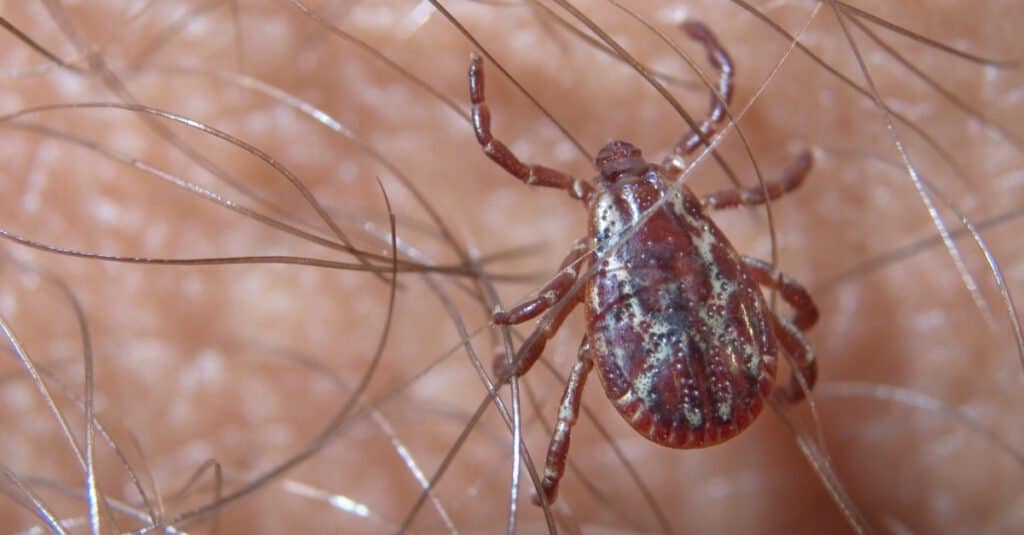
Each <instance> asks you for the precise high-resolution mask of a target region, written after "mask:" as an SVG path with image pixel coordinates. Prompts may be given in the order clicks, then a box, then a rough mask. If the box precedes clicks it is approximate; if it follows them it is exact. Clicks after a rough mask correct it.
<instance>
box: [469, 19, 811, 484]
mask: <svg viewBox="0 0 1024 535" xmlns="http://www.w3.org/2000/svg"><path fill="white" fill-rule="evenodd" d="M682 28H683V30H684V31H685V32H686V34H687V35H688V36H689V37H690V38H691V39H693V40H695V41H697V42H699V43H700V44H701V45H702V46H704V48H705V49H706V50H707V53H708V58H709V61H710V63H711V64H712V65H713V66H714V67H715V68H716V69H717V70H718V71H719V73H720V81H719V87H718V94H720V95H721V99H720V98H719V97H718V96H716V95H715V94H712V99H711V109H710V112H709V114H708V117H707V118H706V119H705V120H703V121H702V122H701V123H700V124H699V125H698V128H699V129H700V130H701V132H699V133H698V132H696V131H691V132H690V133H688V134H687V135H686V136H684V137H683V138H682V139H681V140H680V142H679V143H678V144H677V145H676V146H675V147H674V149H673V151H672V155H671V156H670V157H668V158H666V159H665V161H664V162H663V163H662V164H661V165H658V164H654V163H650V162H647V161H645V160H644V158H643V157H642V155H641V154H640V150H639V149H637V148H636V147H634V146H633V145H631V144H629V143H627V142H625V141H612V142H611V143H608V144H607V145H605V147H604V148H602V149H601V151H600V153H598V155H597V159H596V161H595V164H596V166H597V169H598V171H599V173H600V174H599V175H598V176H597V177H595V178H594V180H593V183H589V182H584V181H580V180H575V179H573V178H572V177H570V176H568V175H566V174H564V173H561V172H559V171H555V170H553V169H549V168H547V167H543V166H540V165H528V164H525V163H523V162H521V161H520V160H519V159H518V158H517V157H516V156H515V155H514V154H513V153H512V151H510V150H509V149H508V147H506V146H505V145H504V144H503V143H502V142H500V141H498V140H497V139H495V138H494V136H493V135H492V134H491V119H490V115H491V114H490V110H489V109H488V107H487V104H486V103H484V73H483V66H482V62H481V60H480V58H479V57H477V56H475V55H474V56H473V58H472V60H471V64H470V68H469V89H470V97H471V99H472V104H473V127H474V130H475V131H476V137H477V140H478V141H479V142H480V145H481V146H482V147H483V149H484V152H485V153H486V154H487V156H489V157H490V158H491V159H492V160H494V161H495V162H496V163H497V164H498V165H500V166H501V167H502V168H503V169H505V170H506V171H508V172H509V173H510V174H512V175H513V176H515V177H516V178H518V179H519V180H522V181H523V182H525V183H527V184H530V185H536V186H546V187H550V188H560V189H563V190H566V191H567V192H568V193H569V195H570V196H571V197H573V198H575V199H580V200H582V201H583V203H584V204H585V205H586V207H587V212H588V213H589V215H590V218H589V225H588V228H589V231H588V234H587V236H586V237H585V238H582V239H580V240H579V241H577V242H576V244H575V246H574V247H573V249H572V251H571V252H570V253H569V255H568V256H566V258H565V260H564V261H563V262H562V266H561V271H560V272H559V273H558V275H557V276H556V277H555V278H554V279H552V281H551V282H550V283H548V284H547V285H546V286H545V287H544V288H543V289H542V290H541V291H540V292H539V294H538V295H537V296H536V297H534V298H532V299H530V300H528V301H526V302H524V303H522V304H520V305H518V306H516V307H515V308H513V309H511V310H509V311H507V312H502V311H497V312H495V313H494V317H493V320H494V323H496V324H501V325H512V324H518V323H522V322H525V321H527V320H529V319H531V318H534V317H537V316H539V315H540V314H542V313H544V312H545V311H547V314H546V315H545V317H544V318H543V319H542V320H541V321H540V323H539V325H538V327H537V330H536V331H534V333H533V335H531V336H530V337H529V338H527V340H526V341H525V342H524V343H523V345H522V346H521V347H520V348H519V350H518V352H517V354H516V356H515V358H513V359H511V360H509V359H507V358H506V357H504V356H499V358H498V359H497V360H496V361H495V372H496V373H497V375H498V377H499V378H501V379H505V378H508V377H511V376H520V375H523V374H524V373H526V372H527V371H528V370H529V369H530V367H531V366H532V365H533V364H534V362H536V361H537V358H539V357H540V354H541V352H542V351H543V349H544V345H545V342H546V341H547V340H548V339H550V338H551V337H552V336H553V335H554V334H555V332H556V331H557V330H558V328H559V327H560V326H561V324H562V322H563V321H564V320H565V318H566V316H568V315H569V313H570V312H571V311H572V310H573V308H575V305H576V304H578V303H580V302H582V303H584V304H585V305H586V335H585V336H584V337H583V342H582V343H581V344H580V350H579V360H578V361H577V362H576V364H575V366H574V367H573V369H572V373H571V375H570V376H569V381H568V384H567V385H566V388H565V394H564V395H563V397H562V403H561V409H560V411H559V413H558V423H557V424H556V425H555V430H554V435H553V436H552V438H551V445H550V448H549V449H548V455H547V464H546V466H545V471H544V479H543V481H542V483H541V485H542V492H543V493H544V495H545V498H546V499H547V502H548V503H552V502H553V501H554V500H555V497H556V494H557V490H558V482H559V480H560V479H561V478H562V474H563V473H564V471H565V460H566V455H567V453H568V449H569V434H570V430H571V429H572V426H573V424H575V422H576V419H577V417H578V413H579V405H580V397H581V394H582V392H583V385H584V383H585V382H586V379H587V375H588V373H589V372H590V370H591V368H592V367H593V366H594V364H595V363H596V364H597V367H598V370H599V371H600V377H601V382H602V384H603V385H604V390H605V393H606V394H607V396H608V399H610V400H611V401H612V403H614V404H615V408H617V409H618V411H619V413H620V414H621V415H622V417H623V418H625V419H626V421H627V422H629V423H630V425H632V426H633V428H634V429H636V431H637V432H639V433H640V434H642V435H643V436H645V437H647V438H648V439H650V440H652V441H654V442H656V443H658V444H662V445H664V446H669V447H672V448H700V447H704V446H710V445H712V444H716V443H719V442H722V441H724V440H727V439H729V438H731V437H733V436H735V435H736V434H738V433H739V432H740V431H742V430H743V429H745V428H746V427H747V426H748V425H750V423H751V422H752V421H753V420H754V418H755V417H756V416H757V415H758V413H760V412H761V409H762V408H763V406H764V398H765V397H766V396H768V395H769V394H771V393H772V386H773V384H774V382H775V370H776V367H777V357H778V354H779V348H780V347H781V348H782V349H783V350H785V351H786V353H788V354H789V356H790V357H791V358H792V361H793V363H794V364H795V367H796V370H797V371H798V372H799V373H800V374H801V375H802V377H803V385H801V384H800V382H799V381H797V380H795V377H794V380H791V381H790V383H789V384H788V385H786V388H780V389H779V390H778V391H777V392H775V394H774V395H775V396H777V398H778V399H781V400H784V401H790V402H796V401H799V400H800V399H802V398H803V396H804V387H806V388H810V387H812V386H813V385H814V382H815V379H816V376H817V368H816V365H815V361H814V356H813V353H812V351H811V348H810V346H809V345H808V343H807V341H806V340H805V339H804V337H803V334H802V331H805V330H807V329H809V328H810V327H811V326H812V325H814V323H815V322H816V321H817V319H818V311H817V308H816V307H815V305H814V303H813V301H812V300H811V297H810V295H809V294H808V293H807V290H805V289H804V288H803V287H802V286H800V285H799V284H798V283H797V282H795V281H794V280H792V279H790V278H789V277H787V276H786V275H783V274H782V273H779V272H778V271H777V270H776V269H775V268H774V266H772V265H771V264H769V263H767V262H763V261H761V260H756V259H753V258H749V257H746V256H742V255H740V254H739V253H737V252H736V250H735V249H734V248H733V246H732V245H731V244H730V243H729V240H728V239H727V238H726V237H725V235H724V234H723V233H722V231H721V230H719V228H718V227H717V226H716V225H715V223H714V222H713V221H712V220H711V219H710V218H709V217H708V215H707V210H714V209H719V208H730V207H735V206H739V205H756V204H760V203H764V202H766V201H768V200H771V199H775V198H777V197H779V196H781V195H782V194H784V193H786V192H788V191H790V190H793V189H794V188H796V187H797V186H799V185H800V184H801V183H802V182H803V179H804V177H805V176H806V175H807V172H808V170H809V169H810V167H811V157H810V154H809V153H807V152H805V153H803V154H801V155H800V156H799V157H797V159H796V161H795V162H794V163H793V164H792V166H791V167H790V168H789V169H788V170H787V171H786V172H785V173H784V175H783V176H782V178H781V179H779V180H777V181H773V182H769V183H766V184H764V185H763V186H762V185H757V186H754V187H751V188H748V189H742V190H736V189H733V190H726V191H721V192H718V193H714V194H711V195H708V196H705V197H703V198H698V197H697V196H696V195H695V194H694V193H693V192H692V191H691V190H690V189H689V188H688V187H686V185H680V186H681V187H678V188H675V189H674V190H672V191H669V186H671V185H672V183H673V182H675V181H676V180H677V177H679V176H681V173H682V170H683V169H684V167H685V164H684V161H683V158H684V157H685V156H687V155H689V154H690V153H692V152H693V151H694V150H695V149H696V148H697V147H699V146H700V145H701V143H702V139H705V138H707V136H709V135H710V134H711V133H712V132H713V130H714V128H715V127H716V126H717V125H718V124H719V123H720V122H721V121H722V119H723V117H724V116H725V108H726V106H728V104H729V102H730V100H731V97H732V73H733V68H732V62H731V60H730V58H729V55H728V54H727V53H726V51H725V50H724V49H723V48H722V46H721V45H720V44H719V42H718V40H717V39H716V37H715V36H714V35H713V34H712V33H711V31H710V30H709V29H708V28H707V27H706V26H704V25H703V24H700V23H697V22H687V23H684V24H683V26H682ZM666 198H667V199H666ZM662 199H666V202H664V203H663V204H662V205H661V207H660V208H658V209H657V210H656V211H655V212H653V213H652V214H651V215H650V217H648V218H647V219H646V220H645V221H643V222H642V223H639V224H638V227H637V228H635V229H634V232H633V233H632V234H628V235H627V237H625V238H623V239H620V236H621V235H623V232H624V231H625V230H627V229H629V228H632V227H633V226H634V225H635V224H637V222H638V221H639V217H640V215H641V214H643V213H644V212H646V211H647V210H648V209H649V208H651V207H652V206H654V205H655V203H657V202H659V201H660V200H662ZM591 250H592V251H593V252H594V254H593V255H592V256H590V255H588V251H591ZM594 258H597V259H599V260H598V261H599V265H598V266H597V267H596V269H595V273H594V275H593V277H592V278H590V279H589V280H587V281H585V282H584V283H583V284H581V285H579V287H578V288H576V289H575V291H574V287H575V286H576V284H575V283H576V281H577V280H578V278H579V276H580V273H581V272H585V271H587V269H586V268H587V267H588V266H589V265H590V264H591V263H592V262H594V260H593V259H594ZM588 259H589V260H588ZM584 260H585V261H584ZM578 264H579V265H578ZM759 285H765V286H768V287H770V288H774V289H777V290H778V291H779V293H780V295H781V296H782V298H783V299H784V300H785V301H786V302H787V303H788V304H789V305H790V306H791V307H792V308H793V309H794V311H795V315H794V317H793V318H792V319H790V318H786V317H783V316H780V315H778V314H776V313H775V312H774V311H772V310H770V309H769V307H768V306H767V305H766V304H765V300H764V297H763V296H762V294H761V289H760V286H759ZM562 299H569V300H570V302H569V303H567V304H566V306H563V307H561V308H560V309H554V310H549V309H551V308H552V307H553V306H554V305H555V304H556V303H558V302H559V301H561V300H562Z"/></svg>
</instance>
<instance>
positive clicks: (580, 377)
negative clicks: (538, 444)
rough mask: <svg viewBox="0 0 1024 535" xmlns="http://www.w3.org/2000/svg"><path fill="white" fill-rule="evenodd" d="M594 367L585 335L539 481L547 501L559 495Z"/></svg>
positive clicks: (551, 500)
mask: <svg viewBox="0 0 1024 535" xmlns="http://www.w3.org/2000/svg"><path fill="white" fill-rule="evenodd" d="M593 367H594V361H593V360H592V359H591V358H590V340H588V339H587V338H586V337H583V342H582V343H581V344H580V351H579V360H577V361H576V365H575V366H573V367H572V372H571V373H570V374H569V382H568V383H566V385H565V393H564V394H562V403H561V405H559V409H558V421H557V422H556V423H555V431H554V433H552V434H551V445H550V446H548V456H547V462H546V464H545V465H544V478H543V479H542V480H541V483H540V490H541V492H543V493H544V499H545V501H546V502H547V503H548V504H552V503H554V502H555V498H557V497H558V483H559V482H560V481H561V480H562V475H564V474H565V459H566V458H567V457H568V455H569V441H570V438H571V436H570V435H571V434H572V427H573V426H574V425H576V420H577V419H578V418H579V415H580V399H581V398H582V396H583V386H584V385H586V383H587V375H588V374H589V373H590V370H591V369H592V368H593ZM533 501H534V503H536V504H537V505H540V499H539V497H538V496H535V497H534V500H533Z"/></svg>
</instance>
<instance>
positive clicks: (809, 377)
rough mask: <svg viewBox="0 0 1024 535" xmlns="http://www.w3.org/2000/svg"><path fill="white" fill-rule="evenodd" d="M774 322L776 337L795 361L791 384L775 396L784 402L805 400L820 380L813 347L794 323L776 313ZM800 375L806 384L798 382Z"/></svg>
mask: <svg viewBox="0 0 1024 535" xmlns="http://www.w3.org/2000/svg"><path fill="white" fill-rule="evenodd" d="M772 320H773V321H772V322H773V323H774V325H775V337H776V338H777V339H778V340H779V344H780V345H781V346H782V348H783V349H785V350H786V353H788V354H789V356H790V358H792V359H793V360H792V364H793V366H794V370H793V373H792V374H791V378H790V380H789V384H787V385H786V386H785V388H781V389H778V390H776V394H775V395H776V396H778V397H779V398H780V399H782V400H783V401H786V402H790V403H795V402H797V401H800V400H802V399H804V397H805V395H806V393H807V392H810V391H811V389H813V388H814V383H815V382H817V380H818V363H817V361H816V360H815V359H814V350H812V349H811V345H810V344H809V343H808V342H807V339H806V338H804V335H803V333H802V332H801V331H800V329H799V328H798V327H797V326H796V325H795V324H794V323H793V322H791V321H790V320H789V319H787V318H784V317H782V316H780V315H778V314H775V313H773V314H772ZM798 373H799V374H800V375H801V376H803V382H804V384H800V381H799V380H797V374H798ZM805 388H806V390H805Z"/></svg>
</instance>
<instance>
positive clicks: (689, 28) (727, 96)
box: [671, 21, 733, 168]
mask: <svg viewBox="0 0 1024 535" xmlns="http://www.w3.org/2000/svg"><path fill="white" fill-rule="evenodd" d="M680 28H682V30H683V32H684V33H686V35H687V37H689V38H690V39H693V40H694V41H697V42H698V43H700V44H701V45H703V46H704V48H705V50H707V53H708V63H710V64H711V66H712V67H714V68H715V70H717V71H718V73H719V77H718V91H717V92H716V91H712V92H711V109H710V110H708V116H707V118H705V119H704V120H703V121H701V122H700V123H699V124H698V125H697V129H691V130H690V132H689V133H687V134H686V135H685V136H683V137H682V139H680V140H679V143H677V144H676V146H675V147H674V148H673V149H672V153H673V158H671V161H672V164H673V165H675V166H677V167H678V168H683V167H685V166H684V165H682V158H683V157H684V156H687V155H688V154H690V153H692V152H693V151H694V149H696V148H697V147H699V146H700V144H701V143H702V142H703V140H704V139H707V138H708V137H710V136H711V134H713V133H714V132H715V127H716V126H718V124H719V123H721V122H722V119H724V118H725V110H726V108H728V106H729V103H730V102H732V93H733V90H732V77H733V67H732V58H730V57H729V53H728V52H726V51H725V48H724V47H723V46H722V44H721V43H720V42H718V38H717V37H715V34H714V33H712V32H711V30H710V29H709V28H708V27H707V26H705V25H704V24H702V23H700V22H697V21H687V22H684V23H683V24H682V25H681V26H680Z"/></svg>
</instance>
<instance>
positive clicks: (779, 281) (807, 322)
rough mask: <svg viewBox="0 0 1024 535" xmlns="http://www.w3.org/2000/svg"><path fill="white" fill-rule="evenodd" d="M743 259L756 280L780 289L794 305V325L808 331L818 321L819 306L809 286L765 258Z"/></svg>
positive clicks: (786, 300)
mask: <svg viewBox="0 0 1024 535" xmlns="http://www.w3.org/2000/svg"><path fill="white" fill-rule="evenodd" d="M742 259H743V264H744V265H745V266H747V269H748V270H749V271H750V274H751V276H753V277H754V280H756V281H757V282H758V283H759V284H762V285H764V286H767V287H769V288H774V289H776V290H778V291H779V294H780V295H781V296H782V300H783V301H785V302H786V303H787V304H789V306H791V307H793V312H794V314H793V319H792V323H793V325H795V326H796V327H797V328H798V329H800V330H801V331H806V330H807V329H810V328H811V327H813V326H814V324H815V323H817V321H818V307H817V306H816V305H815V304H814V300H813V299H811V294H810V293H809V292H808V291H807V288H804V287H803V286H802V285H801V284H800V283H799V282H797V281H795V280H793V278H791V277H790V276H789V275H786V274H785V273H782V272H781V271H779V270H777V269H775V266H773V265H772V264H770V263H768V262H765V261H764V260H760V259H757V258H752V257H749V256H744V257H742Z"/></svg>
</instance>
